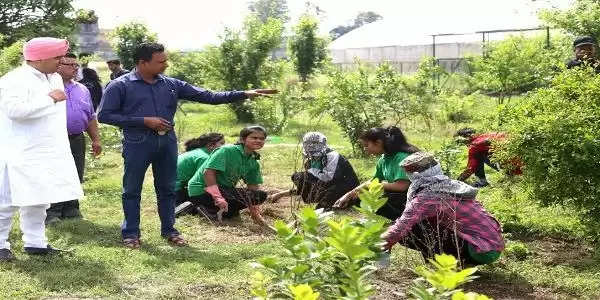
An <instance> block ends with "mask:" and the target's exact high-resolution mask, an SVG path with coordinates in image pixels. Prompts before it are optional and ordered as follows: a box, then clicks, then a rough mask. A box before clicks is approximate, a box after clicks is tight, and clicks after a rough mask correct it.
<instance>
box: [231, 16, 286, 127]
mask: <svg viewBox="0 0 600 300" xmlns="http://www.w3.org/2000/svg"><path fill="white" fill-rule="evenodd" d="M282 34H283V23H282V22H281V20H278V19H274V18H269V19H268V20H267V22H262V21H261V20H260V19H259V18H258V17H256V16H250V17H248V19H246V22H245V24H244V29H243V35H244V36H243V37H242V35H241V33H240V32H236V31H233V30H231V29H226V30H225V34H224V36H223V38H222V43H221V45H220V46H219V50H220V54H221V57H220V62H221V66H220V68H219V70H220V75H221V76H220V77H221V79H222V80H223V82H224V83H225V88H226V89H231V90H246V89H250V88H257V87H259V86H261V85H262V83H263V82H264V81H272V80H269V79H270V76H271V75H273V73H272V72H270V70H269V69H268V68H267V66H268V61H269V55H270V53H271V52H272V51H273V50H275V49H276V48H277V47H279V45H281V40H282ZM231 108H232V109H233V111H234V113H235V115H236V117H237V119H238V121H240V122H253V121H254V114H253V113H252V108H251V104H250V103H248V102H247V101H245V102H240V103H233V104H231Z"/></svg>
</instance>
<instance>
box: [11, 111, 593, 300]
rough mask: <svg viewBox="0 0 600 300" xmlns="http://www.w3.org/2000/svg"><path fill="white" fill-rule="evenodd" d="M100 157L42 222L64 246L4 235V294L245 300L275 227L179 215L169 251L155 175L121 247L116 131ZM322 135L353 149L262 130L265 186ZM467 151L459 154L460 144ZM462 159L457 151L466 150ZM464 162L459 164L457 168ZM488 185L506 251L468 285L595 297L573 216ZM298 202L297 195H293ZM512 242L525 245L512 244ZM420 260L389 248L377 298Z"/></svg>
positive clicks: (232, 134) (205, 119)
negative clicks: (76, 195)
mask: <svg viewBox="0 0 600 300" xmlns="http://www.w3.org/2000/svg"><path fill="white" fill-rule="evenodd" d="M183 110H184V111H185V115H184V113H183V112H179V113H178V116H177V120H178V122H177V126H176V130H177V131H178V134H179V136H180V142H183V141H185V140H186V139H187V138H190V137H193V136H197V135H200V134H202V133H204V132H206V131H210V130H217V131H220V132H223V133H224V134H225V135H226V139H227V142H230V143H231V142H235V140H236V135H237V133H238V132H239V130H240V129H241V128H242V125H240V124H236V123H235V122H234V121H233V119H234V118H233V115H232V114H231V113H230V112H229V111H228V110H227V107H226V106H218V107H214V106H206V105H196V104H189V103H186V104H184V105H183ZM403 127H404V128H406V134H407V136H408V137H409V139H410V141H411V142H413V143H415V144H416V145H418V146H419V147H421V148H422V149H425V150H428V151H435V150H438V149H439V148H440V147H441V144H442V142H443V141H444V140H446V139H447V138H448V137H449V136H451V133H452V131H453V130H455V129H456V128H457V127H458V125H436V128H434V129H433V130H431V131H428V130H425V129H422V128H419V127H418V126H414V124H412V123H410V124H403ZM102 130H103V142H104V144H105V153H104V154H103V155H102V156H101V157H100V158H98V159H89V160H88V166H87V171H86V182H85V184H84V189H85V193H86V196H85V199H83V200H82V201H81V206H82V212H83V214H84V216H85V218H84V219H83V220H76V221H65V222H62V223H60V224H57V225H54V226H51V227H49V228H48V236H49V239H50V242H51V244H52V245H53V246H55V247H59V248H65V249H72V252H71V253H69V254H65V255H62V256H55V257H29V256H27V255H26V254H24V252H23V251H22V246H23V245H22V242H21V241H20V238H21V234H20V231H19V230H18V226H17V225H18V224H15V226H13V230H12V232H11V235H10V240H11V242H13V249H14V252H15V255H16V256H17V261H16V262H13V263H8V264H2V265H0V281H1V282H2V283H3V284H1V285H0V295H1V297H0V298H3V299H20V298H45V299H49V298H50V299H51V298H55V299H64V298H71V299H78V298H106V299H122V298H136V299H139V298H145V299H188V298H197V299H248V298H250V296H249V277H250V275H251V274H252V272H253V271H252V269H251V267H250V266H249V263H250V262H252V261H253V260H256V259H257V258H259V257H261V256H264V255H269V254H270V255H278V254H282V253H283V250H282V248H281V247H280V246H279V244H278V242H277V241H276V240H275V239H274V236H273V234H271V233H270V232H268V231H267V230H264V229H263V228H260V227H258V226H256V225H254V224H252V222H251V221H250V218H249V216H248V215H247V214H245V213H244V214H242V220H241V221H231V222H228V223H226V224H224V225H221V226H215V225H214V224H211V223H210V222H209V221H207V220H205V219H202V218H198V217H195V216H184V217H182V218H179V219H177V224H176V227H177V228H178V229H179V230H180V231H181V232H182V233H183V234H184V235H185V237H186V238H187V239H188V241H189V242H190V246H189V247H186V248H174V247H171V246H169V245H168V244H167V243H166V242H165V241H164V240H163V239H162V238H161V237H160V232H159V220H158V215H157V211H156V204H155V203H156V198H155V194H154V191H153V187H152V184H151V183H152V172H151V170H149V171H148V174H147V177H146V181H145V185H144V190H143V194H142V198H143V199H142V225H141V226H142V242H143V244H142V247H141V249H140V250H129V249H126V248H124V247H123V246H121V244H120V227H119V226H120V223H121V220H122V210H121V200H120V199H121V176H122V158H121V155H120V148H119V137H118V132H117V131H116V130H115V129H114V128H112V127H108V126H103V127H102ZM308 130H320V131H322V132H324V133H325V134H326V135H327V136H328V138H329V143H330V146H331V147H333V148H335V149H337V150H339V151H340V152H341V153H343V154H345V155H348V156H351V153H352V149H351V146H350V144H349V143H348V142H347V140H346V139H345V138H344V137H343V136H342V135H341V133H340V130H339V128H338V127H337V126H336V125H335V124H334V123H333V122H332V121H331V120H330V119H328V118H322V119H320V120H318V121H315V120H312V119H310V118H309V117H308V116H306V115H304V114H300V115H299V116H296V117H295V118H294V119H293V120H291V122H290V125H289V126H288V128H287V129H286V130H285V132H284V133H282V134H281V135H278V136H270V137H269V139H268V141H267V145H266V146H265V148H264V149H263V150H261V155H262V158H261V160H260V162H261V165H262V170H263V175H264V179H265V186H266V187H267V188H268V189H274V188H279V189H285V188H289V187H291V183H290V181H289V176H290V175H291V174H292V173H293V171H294V170H296V169H298V168H299V166H300V151H299V144H298V137H300V136H302V134H303V133H305V132H306V131H308ZM463 152H466V150H465V149H463ZM463 156H464V155H463ZM350 161H351V163H352V164H353V165H354V167H355V168H356V170H357V172H358V173H359V176H360V177H361V178H369V176H370V175H371V174H372V173H373V171H374V162H375V159H374V158H357V157H352V156H351V158H350ZM463 164H464V161H461V165H463ZM488 171H489V172H490V175H491V176H490V181H491V182H492V186H491V187H489V188H486V189H483V190H482V192H481V193H480V200H481V201H482V202H483V203H484V205H485V207H486V208H487V209H488V210H489V211H491V212H492V213H493V214H494V215H495V216H496V217H497V218H498V219H499V220H500V221H501V223H502V224H503V227H504V232H505V238H506V239H507V241H508V245H509V248H510V251H507V252H506V253H505V255H503V256H502V258H501V259H500V261H499V262H497V263H494V264H493V265H491V266H486V267H483V268H482V269H481V270H480V271H479V273H478V276H480V278H479V279H477V280H476V281H475V282H473V283H471V284H469V285H467V286H466V289H467V290H473V291H477V292H482V293H486V294H488V295H490V296H493V297H494V298H496V299H565V298H590V299H597V298H598V297H600V262H599V260H598V257H599V256H600V255H598V253H596V251H595V249H594V247H592V246H591V244H589V243H588V242H587V238H586V235H585V233H584V230H583V227H582V225H581V224H580V223H579V221H578V220H577V219H576V218H575V214H574V212H573V211H571V210H569V209H566V208H563V207H548V208H540V207H538V206H537V205H536V204H535V203H532V202H531V201H530V200H529V199H528V197H527V194H526V192H525V191H523V190H521V189H520V188H519V187H518V186H517V185H515V184H513V183H512V182H510V181H508V180H506V179H504V178H502V176H501V175H500V174H499V173H494V172H493V171H491V170H488ZM295 201H296V200H295V199H294V202H295ZM292 210H293V209H292V205H291V199H289V198H287V199H283V200H281V201H280V203H277V204H272V205H267V206H266V208H265V216H266V218H267V220H268V221H269V222H273V220H274V219H277V218H280V219H290V218H291V213H292ZM513 245H521V246H523V245H524V246H525V247H526V249H527V250H526V251H525V252H524V253H523V251H518V250H515V248H518V247H516V246H513ZM421 263H422V260H421V259H420V258H419V256H418V255H416V253H415V252H413V251H410V250H406V249H402V248H401V247H395V250H394V252H393V255H392V266H391V267H390V268H388V269H385V270H380V271H378V272H377V273H376V275H375V276H374V279H373V282H374V284H375V286H376V287H377V295H376V296H375V297H374V298H375V299H404V298H405V297H406V295H405V291H406V287H407V286H408V285H410V283H411V280H412V279H414V278H415V276H414V275H413V273H412V272H411V271H410V269H411V268H413V267H415V266H417V265H419V264H421Z"/></svg>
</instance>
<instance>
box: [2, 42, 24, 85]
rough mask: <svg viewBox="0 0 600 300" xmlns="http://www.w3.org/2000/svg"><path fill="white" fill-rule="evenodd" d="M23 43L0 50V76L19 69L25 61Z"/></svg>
mask: <svg viewBox="0 0 600 300" xmlns="http://www.w3.org/2000/svg"><path fill="white" fill-rule="evenodd" d="M21 51H23V42H22V41H19V42H16V43H13V44H12V45H10V46H8V47H6V48H4V49H1V50H0V76H2V75H4V74H6V73H8V71H10V70H12V69H14V68H16V67H18V66H19V65H20V64H21V62H22V61H23V55H22V54H21Z"/></svg>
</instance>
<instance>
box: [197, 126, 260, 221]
mask: <svg viewBox="0 0 600 300" xmlns="http://www.w3.org/2000/svg"><path fill="white" fill-rule="evenodd" d="M266 137H267V132H266V130H265V129H264V128H263V127H261V126H250V127H246V128H244V129H242V131H241V132H240V140H239V141H238V142H237V143H236V144H235V145H225V146H222V147H220V148H219V149H217V150H215V151H214V152H213V153H212V154H211V155H210V157H209V158H208V159H207V160H206V161H205V162H204V164H203V165H202V166H201V167H200V169H198V171H197V172H196V174H194V176H193V177H192V178H191V179H190V181H189V183H188V193H189V196H190V202H192V203H193V204H194V207H195V208H196V209H197V210H198V211H199V212H200V213H202V214H205V215H206V216H208V217H209V218H210V219H220V218H221V216H222V217H223V218H232V217H236V216H239V213H240V210H242V209H245V208H248V210H249V212H250V216H251V217H252V219H253V220H254V221H255V222H257V223H259V224H264V219H263V218H262V216H261V215H260V209H259V205H260V204H261V203H263V202H264V201H265V200H266V198H267V193H266V192H264V191H261V190H259V185H260V184H261V183H263V179H262V175H261V173H260V164H259V163H258V159H259V158H260V155H259V154H258V153H257V152H256V151H258V150H259V149H261V148H262V147H263V146H264V145H265V139H266ZM240 180H243V181H244V182H245V183H246V187H245V188H236V185H237V184H238V182H239V181H240Z"/></svg>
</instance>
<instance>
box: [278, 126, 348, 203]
mask: <svg viewBox="0 0 600 300" xmlns="http://www.w3.org/2000/svg"><path fill="white" fill-rule="evenodd" d="M302 154H303V156H304V169H305V171H303V172H296V173H294V175H292V182H294V185H295V186H296V188H295V189H292V190H289V191H283V192H280V193H277V194H274V195H271V196H270V197H269V199H270V200H271V201H273V202H275V201H277V200H279V199H280V198H281V197H283V196H287V195H290V194H292V193H293V194H296V195H301V197H302V201H304V202H305V203H317V208H324V209H331V208H332V206H333V203H334V202H335V201H336V200H337V199H339V198H340V197H341V196H343V195H344V194H346V193H347V192H349V191H351V190H352V189H354V188H355V187H357V186H358V184H359V183H360V182H359V181H358V177H357V176H356V173H355V172H354V169H353V168H352V166H351V165H350V163H349V162H348V160H347V159H346V158H345V157H344V156H343V155H340V154H339V153H338V152H337V151H334V150H332V149H331V148H329V147H328V146H327V137H325V135H323V134H322V133H320V132H308V133H306V134H305V135H304V137H303V138H302ZM356 200H358V199H355V201H352V202H351V203H350V204H351V205H354V204H356V202H357V201H356Z"/></svg>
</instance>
